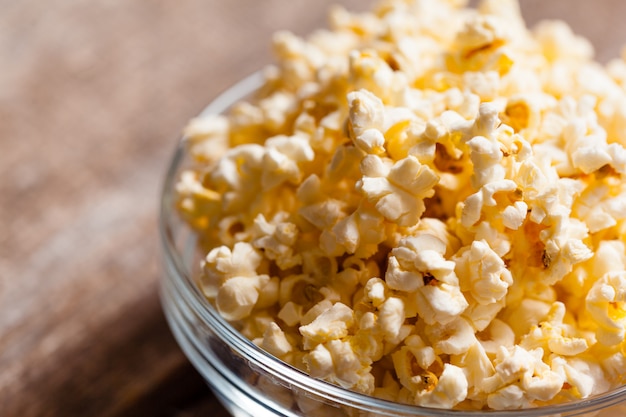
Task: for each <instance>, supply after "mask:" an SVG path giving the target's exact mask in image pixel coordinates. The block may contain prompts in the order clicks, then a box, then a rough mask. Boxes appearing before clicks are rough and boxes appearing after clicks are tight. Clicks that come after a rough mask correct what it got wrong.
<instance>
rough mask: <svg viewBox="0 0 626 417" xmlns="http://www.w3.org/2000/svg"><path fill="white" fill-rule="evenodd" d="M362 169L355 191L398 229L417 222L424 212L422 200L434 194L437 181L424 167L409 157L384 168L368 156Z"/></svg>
mask: <svg viewBox="0 0 626 417" xmlns="http://www.w3.org/2000/svg"><path fill="white" fill-rule="evenodd" d="M361 169H362V171H363V177H362V178H361V180H359V182H358V183H357V188H358V189H359V190H360V191H361V192H362V193H363V194H364V195H365V196H366V198H367V199H368V201H370V202H371V203H373V204H375V205H376V209H377V210H378V211H379V212H380V213H381V214H382V215H383V216H385V218H386V219H388V220H390V221H393V222H395V223H397V224H398V225H400V226H411V225H414V224H416V223H417V221H418V220H419V218H420V217H421V216H422V214H423V213H424V210H425V206H424V199H425V198H427V197H431V196H432V195H433V193H434V190H433V187H434V186H435V185H436V184H437V181H438V177H437V175H436V174H435V173H434V172H433V171H432V170H431V169H430V168H429V167H428V166H427V165H422V164H420V163H419V161H418V160H417V158H415V157H412V156H408V157H407V158H404V159H402V160H400V161H398V162H396V163H395V164H393V166H391V167H390V168H387V167H385V165H384V163H383V161H382V160H381V159H380V158H378V157H377V156H374V155H368V156H367V157H366V158H365V159H364V160H363V163H362V168H361Z"/></svg>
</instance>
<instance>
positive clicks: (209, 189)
mask: <svg viewBox="0 0 626 417" xmlns="http://www.w3.org/2000/svg"><path fill="white" fill-rule="evenodd" d="M330 23H331V28H330V29H328V30H318V31H316V32H315V33H313V34H312V35H311V36H309V37H308V38H301V37H298V36H296V35H294V34H292V33H289V32H279V33H277V34H276V35H275V36H274V38H273V48H274V52H275V55H276V57H277V60H276V63H275V64H274V65H272V66H270V67H268V68H266V69H265V70H264V71H263V76H264V79H265V82H264V85H263V87H262V88H261V89H259V91H258V94H257V96H256V97H252V98H250V99H249V100H248V101H244V102H240V103H237V104H235V105H234V106H233V107H232V108H231V110H229V112H228V113H227V114H225V115H219V116H217V115H202V116H200V117H198V118H195V119H193V120H192V121H190V123H189V125H188V126H187V128H186V129H185V135H186V139H185V141H184V144H185V147H186V150H187V151H188V152H189V155H190V156H191V158H192V161H191V163H190V164H189V165H188V166H185V168H184V170H183V171H182V172H181V174H180V177H179V181H178V183H177V184H176V190H175V191H176V202H175V203H176V207H177V208H178V211H179V213H180V214H181V217H182V219H183V220H184V221H186V222H187V223H188V224H189V225H190V226H191V227H192V228H193V229H194V232H195V233H196V234H197V237H198V249H199V250H200V251H201V252H202V254H203V255H204V259H203V261H202V264H201V268H200V269H201V270H200V272H199V276H198V278H197V283H198V286H199V288H200V289H201V290H202V292H203V294H204V295H205V296H206V297H207V299H208V300H210V301H211V302H212V303H213V304H214V305H215V307H216V309H217V310H218V312H219V313H220V314H221V315H222V316H223V317H224V318H225V319H226V320H228V321H231V322H233V323H234V324H235V325H236V326H237V327H238V328H239V329H241V333H242V335H244V336H245V337H248V338H250V339H252V340H253V342H254V343H255V344H256V345H258V346H259V347H260V348H262V349H264V350H266V351H267V352H268V353H269V354H272V355H274V356H276V357H278V358H279V359H281V360H283V361H285V362H287V363H289V364H290V365H292V366H293V367H295V368H297V369H301V370H303V371H306V372H308V373H309V374H310V375H311V376H312V377H314V378H320V379H324V380H326V381H329V382H331V383H334V384H337V385H340V386H341V387H344V388H348V389H352V390H355V391H359V392H362V393H365V394H369V395H374V396H377V397H380V398H384V399H386V400H390V401H398V402H405V403H409V404H417V405H422V406H427V407H437V408H458V409H477V410H484V409H488V408H492V409H499V410H506V409H518V408H527V407H537V406H542V405H551V404H558V403H562V402H565V401H571V400H579V399H586V398H589V397H590V396H593V395H596V394H600V393H602V392H605V391H607V390H609V389H613V388H615V387H618V386H620V385H622V384H623V383H624V376H623V375H624V374H625V373H626V355H625V352H626V342H624V338H625V337H626V272H625V271H626V181H625V180H624V179H625V178H626V134H625V133H624V132H625V127H626V88H625V86H626V65H625V64H624V59H618V60H614V61H613V62H611V63H610V64H609V65H607V66H606V67H603V66H601V65H600V64H598V63H596V62H594V61H592V55H593V48H592V47H591V45H590V43H589V42H588V41H587V40H585V39H584V38H582V37H580V36H578V35H576V34H575V33H574V32H573V31H572V30H571V28H569V27H568V26H567V25H566V24H565V23H563V22H559V21H546V22H541V23H539V24H538V25H537V26H536V27H535V28H534V29H532V30H529V29H527V28H526V26H525V23H524V21H523V19H522V16H521V14H520V10H519V5H518V4H517V2H516V1H515V0H506V1H502V0H482V1H480V2H479V4H478V5H477V7H476V8H475V9H472V8H469V7H468V6H467V2H465V1H462V0H447V1H414V0H408V1H404V0H382V1H381V3H380V4H379V6H377V7H376V8H375V9H374V10H372V11H370V12H364V13H360V14H356V13H351V12H348V11H347V10H345V9H343V8H341V7H335V8H333V9H332V11H331V14H330ZM622 58H623V57H622ZM261 385H263V386H265V388H264V389H268V390H269V389H270V388H269V387H268V382H267V381H260V382H259V386H261ZM280 395H281V397H282V396H285V393H284V392H281V393H280ZM284 402H285V404H291V405H293V407H298V408H299V409H300V411H302V412H303V413H305V414H307V415H318V414H319V415H322V414H323V415H326V413H331V414H332V413H334V414H338V413H340V411H341V410H339V409H332V410H330V409H329V407H326V406H325V405H324V406H323V405H322V404H320V403H319V402H318V401H313V400H311V399H310V398H306V397H305V396H302V395H299V394H294V397H292V398H289V397H288V396H286V398H285V399H284Z"/></svg>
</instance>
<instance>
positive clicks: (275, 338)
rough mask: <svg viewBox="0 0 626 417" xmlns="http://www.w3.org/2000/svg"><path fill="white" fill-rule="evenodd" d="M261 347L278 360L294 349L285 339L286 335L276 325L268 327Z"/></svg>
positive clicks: (272, 324)
mask: <svg viewBox="0 0 626 417" xmlns="http://www.w3.org/2000/svg"><path fill="white" fill-rule="evenodd" d="M261 347H262V348H263V349H265V350H266V351H268V352H269V353H270V354H272V355H274V356H276V357H278V358H282V357H283V356H285V355H286V354H288V353H289V352H291V351H292V349H293V346H291V343H289V341H288V340H287V338H286V337H285V333H284V332H283V331H282V329H281V328H280V327H279V326H278V324H276V323H270V325H269V326H268V328H267V330H266V331H265V333H264V334H263V342H262V344H261Z"/></svg>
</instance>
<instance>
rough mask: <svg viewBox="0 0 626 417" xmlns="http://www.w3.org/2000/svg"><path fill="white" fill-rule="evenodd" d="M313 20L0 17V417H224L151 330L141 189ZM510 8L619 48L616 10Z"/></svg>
mask: <svg viewBox="0 0 626 417" xmlns="http://www.w3.org/2000/svg"><path fill="white" fill-rule="evenodd" d="M331 3H333V1H330V0H321V1H320V0H318V1H315V2H313V1H306V0H292V1H289V0H263V1H254V0H231V1H228V2H226V1H222V0H176V1H174V0H169V1H168V0H152V1H149V0H46V1H43V0H19V1H16V0H0V63H1V66H0V415H1V416H4V417H8V416H20V417H29V416H38V417H39V416H85V417H88V416H180V417H182V416H200V415H205V414H206V413H210V414H211V415H212V416H213V417H218V416H220V415H226V413H225V411H224V410H223V409H222V408H221V407H220V406H219V405H217V403H216V401H215V400H214V398H213V397H212V396H211V394H210V393H209V392H208V390H207V388H206V387H205V385H204V384H203V382H202V381H201V380H200V378H199V377H198V375H197V374H196V373H195V371H194V370H193V369H192V368H191V366H190V365H189V364H188V362H187V360H186V359H185V358H184V356H183V354H182V353H181V351H180V350H179V348H178V347H177V345H176V343H175V342H174V340H173V338H172V336H171V335H170V332H169V329H168V328H167V325H166V323H165V321H164V318H163V315H162V313H161V309H160V305H159V300H158V293H157V282H158V278H159V273H160V272H159V255H158V252H159V250H158V246H159V243H158V236H157V228H156V221H157V204H158V197H159V195H158V194H159V187H160V185H161V181H162V179H163V175H164V170H165V167H166V165H167V162H168V158H169V157H170V154H171V152H172V150H173V148H174V145H175V141H176V139H177V137H178V134H179V132H180V130H181V128H182V127H183V126H184V125H185V123H186V122H187V120H188V119H189V118H190V117H191V116H193V115H195V114H196V113H198V112H199V111H200V110H201V109H202V108H203V107H204V105H205V104H207V103H208V102H209V101H210V100H211V99H212V98H213V97H215V96H216V95H217V94H218V93H219V92H220V91H222V90H224V89H225V88H227V87H228V86H229V85H231V84H233V83H234V82H236V81H237V80H239V79H240V78H242V77H244V76H245V75H247V74H249V73H251V72H253V71H255V70H256V69H258V68H260V67H261V66H262V65H263V64H265V63H268V62H270V60H271V56H270V52H269V38H270V35H271V33H272V32H274V31H275V30H277V29H291V30H293V31H295V32H296V33H299V34H306V33H308V32H309V31H310V30H312V29H313V28H315V27H318V26H320V25H325V16H326V10H327V7H328V5H329V4H331ZM340 3H342V4H345V5H346V6H347V7H349V8H350V9H353V10H363V9H365V8H367V6H368V5H369V4H372V1H367V2H365V1H359V0H344V1H341V2H340ZM522 3H523V6H524V8H525V9H526V10H527V13H528V15H529V16H533V15H536V14H539V13H544V12H545V13H548V15H550V16H552V17H554V16H558V15H561V14H563V13H565V14H570V15H574V16H575V17H574V20H575V22H579V23H580V22H587V21H589V19H591V18H593V19H594V21H597V23H598V24H597V25H595V26H593V27H592V28H591V29H589V30H587V32H586V34H587V35H588V36H591V37H592V39H594V40H595V41H596V42H601V44H602V45H603V46H604V47H606V48H603V49H602V51H601V54H600V57H601V58H602V59H605V58H606V57H608V56H611V55H615V54H617V53H618V51H619V47H620V42H622V40H624V39H626V36H625V31H626V28H625V27H624V25H621V24H620V21H619V20H620V16H622V15H623V13H619V10H622V11H624V10H626V3H624V2H620V1H618V0H613V1H606V2H583V1H580V2H570V1H567V0H561V1H555V0H551V1H548V0H545V1H540V0H532V1H531V0H522ZM574 4H575V5H577V6H575V7H574V6H573V5H574ZM598 5H600V6H598ZM540 6H541V7H542V8H541V9H540V8H539V7H540ZM605 37H610V38H611V39H613V40H612V41H611V42H604V41H602V39H606V38H605ZM615 40H617V41H615ZM618 41H619V42H618Z"/></svg>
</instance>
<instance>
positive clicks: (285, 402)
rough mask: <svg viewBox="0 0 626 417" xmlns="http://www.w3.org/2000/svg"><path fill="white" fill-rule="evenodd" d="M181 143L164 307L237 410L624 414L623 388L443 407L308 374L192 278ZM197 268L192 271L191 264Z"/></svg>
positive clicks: (248, 87) (166, 232)
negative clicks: (487, 406) (574, 399)
mask: <svg viewBox="0 0 626 417" xmlns="http://www.w3.org/2000/svg"><path fill="white" fill-rule="evenodd" d="M259 84H260V76H259V75H258V74H255V75H254V76H252V77H249V78H246V79H245V80H244V81H242V82H241V83H239V84H237V85H236V86H235V87H233V88H232V89H230V90H228V91H227V92H226V93H225V94H223V95H222V96H220V97H219V98H218V99H216V100H215V101H214V102H213V103H212V104H211V105H210V106H209V107H207V109H206V110H205V113H220V112H222V111H224V110H225V109H226V108H228V107H229V105H231V104H232V103H234V102H235V101H238V100H239V99H241V98H243V97H245V96H246V95H248V94H250V93H251V92H253V91H254V89H255V88H257V87H258V86H259ZM185 157H186V155H185V152H184V147H183V146H179V147H178V148H177V151H176V154H175V156H174V158H173V160H172V163H171V166H170V168H169V171H168V174H167V178H166V181H165V184H164V189H163V196H162V201H161V216H160V223H159V227H160V232H161V240H162V260H163V272H164V273H163V279H162V282H161V297H162V304H163V309H164V311H165V315H166V317H167V320H168V323H169V325H170V327H171V329H172V332H173V334H174V336H175V338H176V340H177V341H178V343H179V344H180V346H181V348H182V349H183V351H184V352H185V354H186V355H187V357H188V358H189V360H190V361H191V363H192V364H193V365H194V367H195V368H196V369H197V370H198V372H199V373H200V374H201V375H202V376H203V377H204V379H205V380H206V382H207V384H208V385H209V386H210V387H211V389H212V390H213V392H214V393H215V395H216V396H217V398H219V399H220V401H221V402H222V403H223V404H224V406H225V407H226V408H227V409H228V410H229V411H230V413H231V414H233V415H234V416H237V417H239V416H241V417H243V416H251V417H265V416H268V417H269V416H288V417H295V416H302V417H304V416H306V417H317V416H319V417H339V416H341V417H344V416H345V417H374V416H398V417H408V416H411V417H442V416H455V417H478V416H488V417H544V416H551V417H557V416H558V417H573V416H582V417H626V387H622V388H620V389H617V390H615V391H613V392H610V393H607V394H605V395H602V396H600V397H597V398H593V399H588V400H585V401H581V402H578V403H568V404H564V405H560V406H551V407H543V408H536V409H527V410H512V411H457V410H440V409H429V408H423V407H416V406H410V405H405V404H398V403H392V402H387V401H383V400H379V399H375V398H372V397H369V396H366V395H362V394H358V393H354V392H351V391H348V390H345V389H342V388H340V387H337V386H335V385H331V384H329V383H326V382H324V381H319V380H315V379H312V378H310V377H308V376H307V375H305V374H303V373H302V372H300V371H298V370H296V369H294V368H292V367H290V366H288V365H286V364H284V363H282V362H280V361H279V360H277V359H276V358H274V357H272V356H271V355H269V354H267V353H266V352H264V351H262V350H261V349H259V348H258V347H256V346H255V345H254V344H252V343H251V342H250V341H248V340H247V339H245V338H244V337H242V336H241V335H240V334H239V333H238V332H237V331H236V330H235V329H234V328H233V327H232V326H231V325H230V324H228V323H226V322H225V321H224V320H223V319H222V318H221V317H220V316H219V314H218V313H217V312H216V310H215V309H214V308H213V307H212V306H211V305H210V303H209V302H208V301H207V299H206V298H205V297H204V296H203V294H202V293H201V291H200V289H199V287H198V286H197V285H196V283H195V282H194V279H193V276H194V273H196V272H197V269H198V267H199V260H200V254H199V253H198V251H197V250H196V239H195V235H194V234H193V232H192V231H191V230H190V229H189V228H188V227H187V226H186V224H184V223H183V222H182V221H181V220H180V219H179V218H178V216H177V215H176V213H175V210H174V201H173V198H174V197H173V190H174V185H175V182H176V179H177V178H178V175H179V173H180V171H181V169H182V168H183V167H184V166H186V164H188V163H189V161H187V160H186V158H185ZM194 270H195V271H194Z"/></svg>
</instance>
